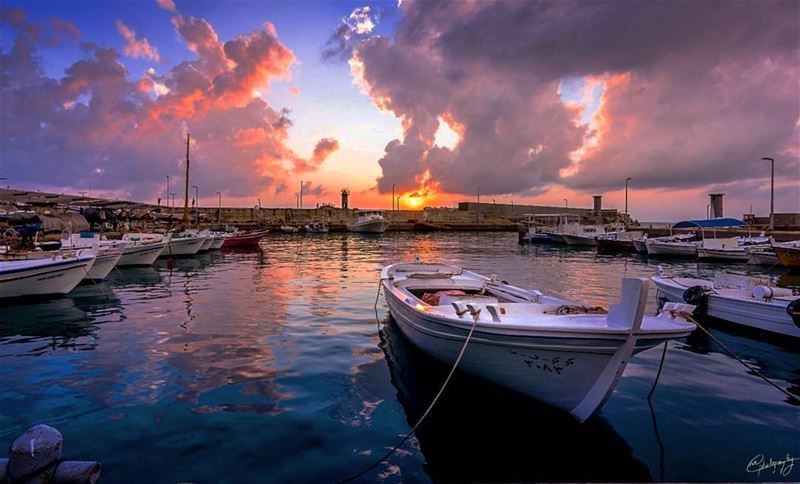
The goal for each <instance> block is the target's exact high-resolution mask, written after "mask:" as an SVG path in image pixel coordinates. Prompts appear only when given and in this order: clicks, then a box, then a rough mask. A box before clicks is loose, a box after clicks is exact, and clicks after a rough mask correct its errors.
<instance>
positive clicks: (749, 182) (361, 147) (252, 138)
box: [0, 0, 800, 221]
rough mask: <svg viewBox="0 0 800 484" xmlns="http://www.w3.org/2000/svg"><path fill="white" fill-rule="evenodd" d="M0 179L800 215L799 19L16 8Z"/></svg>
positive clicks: (548, 11)
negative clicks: (711, 201) (711, 196)
mask: <svg viewBox="0 0 800 484" xmlns="http://www.w3.org/2000/svg"><path fill="white" fill-rule="evenodd" d="M0 8H2V10H1V11H0V12H1V13H0V21H1V22H0V48H1V49H2V62H1V65H0V68H1V69H2V70H1V72H0V75H1V76H2V77H1V78H0V82H1V83H2V94H1V96H2V97H1V98H0V109H1V110H2V111H1V113H0V114H1V116H0V160H1V161H0V163H2V165H1V167H0V176H2V177H6V178H8V179H7V180H4V181H3V182H2V184H3V185H4V186H5V185H10V186H12V187H15V188H24V189H41V190H54V191H59V192H61V191H63V192H72V193H77V192H78V191H88V192H90V193H91V194H92V195H96V196H111V197H116V198H130V199H135V200H144V201H148V202H153V203H155V202H156V199H157V197H159V196H162V197H163V196H164V194H165V193H166V178H167V176H170V177H171V180H172V181H171V183H172V187H171V191H172V192H175V193H178V194H179V195H178V197H180V196H182V188H180V189H176V188H177V187H178V186H180V187H182V181H181V180H182V178H181V177H182V174H183V156H184V150H185V147H184V144H183V141H182V139H185V134H186V133H187V132H189V133H191V135H192V139H193V142H192V147H191V157H192V158H191V163H192V164H191V177H190V182H191V185H199V187H200V195H201V197H200V198H201V203H202V204H209V205H211V204H214V205H215V204H216V201H217V196H216V192H217V191H220V192H222V194H223V203H224V204H225V205H228V206H231V205H238V206H253V205H254V204H256V203H257V201H258V199H259V198H260V199H261V203H262V205H263V206H294V204H295V193H296V192H297V191H298V189H299V185H300V182H301V181H303V182H305V188H304V192H305V195H304V205H305V206H306V207H311V206H314V205H316V204H317V203H323V202H334V203H337V204H338V199H339V195H338V192H339V189H340V188H342V187H345V186H347V187H349V188H350V190H351V192H352V195H351V199H352V202H351V206H357V207H362V208H366V207H375V208H389V207H390V206H391V200H390V196H389V193H390V192H391V190H392V185H395V187H396V190H397V192H398V193H402V194H403V195H402V198H401V206H402V207H403V208H410V207H412V206H423V205H428V206H453V205H454V204H455V203H456V202H458V201H464V200H475V198H476V196H477V192H478V191H479V190H480V193H481V201H487V202H491V201H492V200H495V201H496V202H497V203H508V202H509V201H512V200H513V201H514V203H517V204H521V203H538V204H550V205H563V204H564V202H563V199H565V198H566V199H568V200H569V205H570V206H585V207H586V206H590V205H591V196H592V195H594V194H604V196H605V197H604V205H605V206H606V207H616V208H620V209H622V208H623V207H624V190H623V188H624V184H625V178H626V177H632V178H633V180H632V181H631V184H630V192H629V200H630V202H629V203H630V211H631V214H632V216H633V217H635V218H638V219H640V220H645V221H655V220H675V219H681V218H702V217H705V214H706V204H707V203H708V201H707V194H708V193H709V192H724V193H726V194H727V198H726V207H725V211H726V215H732V216H741V214H742V213H744V212H748V211H749V208H750V205H751V204H752V207H753V209H754V211H755V212H756V213H757V214H759V215H763V216H765V215H767V214H768V212H769V163H767V162H764V161H761V160H760V158H761V157H764V156H770V157H773V158H775V159H776V211H777V212H792V211H793V212H798V211H800V2H797V1H789V2H769V1H763V2H734V1H726V2H721V1H720V2H700V1H698V2H686V3H684V2H677V1H671V2H657V3H654V2H578V3H572V2H552V3H551V2H523V1H515V2H491V1H480V2H469V1H463V2H455V3H447V2H417V1H407V0H403V1H402V2H401V3H400V4H399V5H398V3H397V2H392V3H382V2H368V3H365V2H245V1H233V2H202V1H180V0H176V1H174V2H173V1H172V0H158V1H144V0H143V1H120V2H58V1H48V2H16V1H13V0H12V1H5V2H3V5H2V7H0Z"/></svg>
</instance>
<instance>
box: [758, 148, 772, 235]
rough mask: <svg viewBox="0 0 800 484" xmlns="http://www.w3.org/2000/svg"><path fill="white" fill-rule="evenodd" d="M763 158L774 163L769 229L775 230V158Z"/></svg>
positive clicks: (770, 181)
mask: <svg viewBox="0 0 800 484" xmlns="http://www.w3.org/2000/svg"><path fill="white" fill-rule="evenodd" d="M761 159H762V160H764V161H769V162H770V163H771V164H772V171H771V174H770V178H769V229H770V230H775V160H773V159H772V158H768V157H766V156H765V157H764V158H761Z"/></svg>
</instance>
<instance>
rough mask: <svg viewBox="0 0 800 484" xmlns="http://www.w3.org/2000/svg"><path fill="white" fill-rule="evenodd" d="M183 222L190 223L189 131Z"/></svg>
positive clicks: (187, 137)
mask: <svg viewBox="0 0 800 484" xmlns="http://www.w3.org/2000/svg"><path fill="white" fill-rule="evenodd" d="M181 222H183V223H184V224H188V223H189V133H186V176H185V177H184V191H183V219H182V220H181Z"/></svg>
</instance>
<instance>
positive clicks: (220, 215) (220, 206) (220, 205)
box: [217, 192, 222, 225]
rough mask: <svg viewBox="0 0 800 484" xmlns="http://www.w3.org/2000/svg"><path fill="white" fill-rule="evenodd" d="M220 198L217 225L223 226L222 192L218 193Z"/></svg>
mask: <svg viewBox="0 0 800 484" xmlns="http://www.w3.org/2000/svg"><path fill="white" fill-rule="evenodd" d="M217 196H218V197H219V208H218V209H217V225H221V224H222V192H217Z"/></svg>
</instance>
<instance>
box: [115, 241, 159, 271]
mask: <svg viewBox="0 0 800 484" xmlns="http://www.w3.org/2000/svg"><path fill="white" fill-rule="evenodd" d="M122 242H123V243H124V246H123V248H122V257H120V259H119V262H117V267H129V266H149V265H152V264H153V262H155V261H156V259H158V256H160V255H161V253H162V252H163V251H164V250H165V249H166V248H167V243H168V239H167V237H165V236H163V235H161V234H142V233H128V234H124V235H123V236H122Z"/></svg>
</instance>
